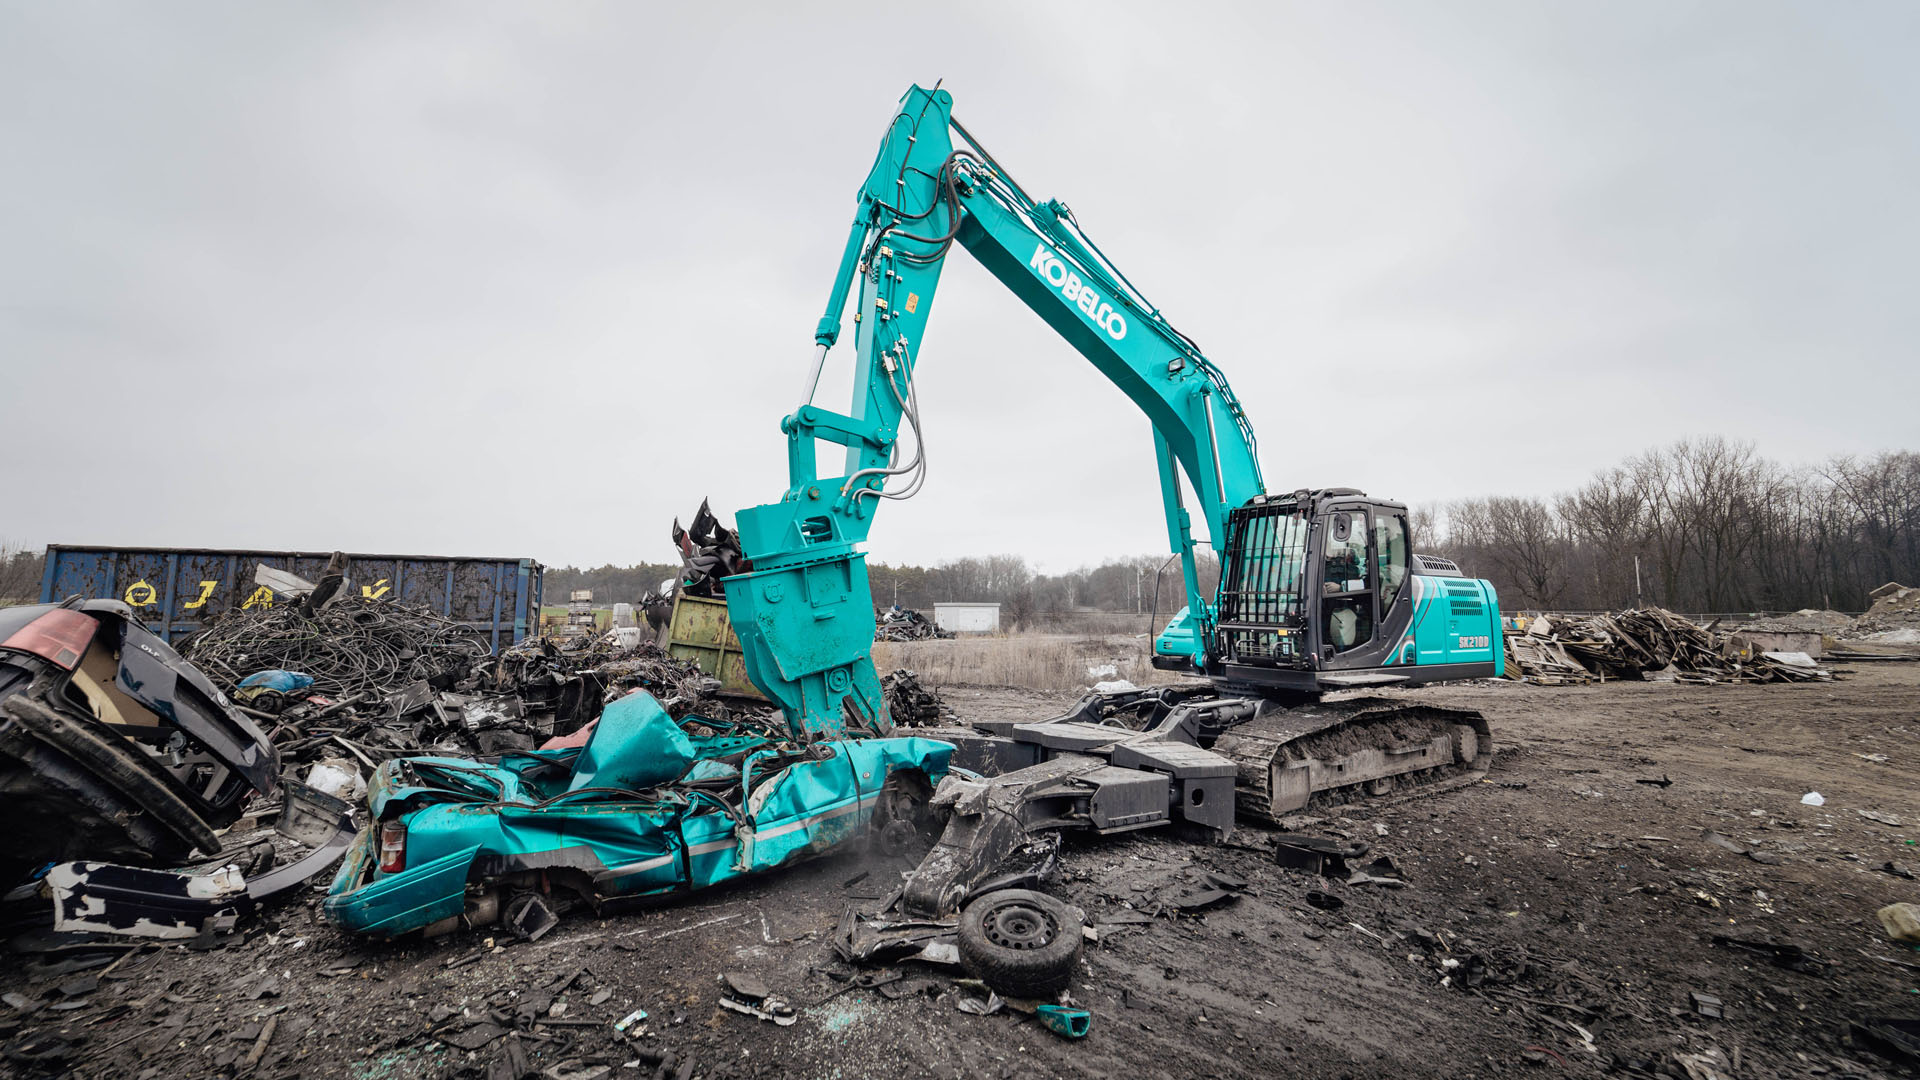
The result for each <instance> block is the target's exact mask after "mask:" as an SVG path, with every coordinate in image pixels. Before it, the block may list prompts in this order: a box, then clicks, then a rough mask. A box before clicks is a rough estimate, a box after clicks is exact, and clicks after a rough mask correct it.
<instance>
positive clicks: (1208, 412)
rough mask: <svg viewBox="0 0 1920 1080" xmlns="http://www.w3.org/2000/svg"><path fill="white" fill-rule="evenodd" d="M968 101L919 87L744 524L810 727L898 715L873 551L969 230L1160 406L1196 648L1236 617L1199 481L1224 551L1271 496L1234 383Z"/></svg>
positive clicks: (970, 242)
mask: <svg viewBox="0 0 1920 1080" xmlns="http://www.w3.org/2000/svg"><path fill="white" fill-rule="evenodd" d="M952 107H953V100H952V97H951V95H949V94H948V93H946V92H945V91H943V90H941V89H939V88H938V87H937V86H936V87H935V88H934V89H932V90H927V89H922V88H921V87H918V86H915V87H913V88H912V89H910V90H908V91H907V93H906V95H905V96H904V97H903V98H902V99H901V101H900V106H899V108H898V110H897V111H896V113H895V114H894V117H893V119H892V121H891V122H890V123H889V124H888V126H887V131H886V134H885V136H884V137H883V138H882V140H881V143H880V149H879V152H878V154H877V155H876V157H875V160H874V163H873V167H872V169H871V170H870V172H869V173H868V175H867V179H866V182H865V183H864V184H863V185H862V186H861V189H860V192H859V196H858V200H857V205H856V210H855V215H854V220H853V223H852V227H851V229H850V230H849V233H848V237H847V243H846V247H845V250H844V251H843V252H842V255H841V259H840V265H839V268H838V271H837V273H836V274H835V275H834V280H833V287H832V289H831V291H830V292H829V294H828V297H827V305H826V311H825V314H823V315H822V316H821V318H820V322H819V325H818V327H817V328H816V331H815V335H814V356H813V362H812V365H811V367H810V369H809V372H808V375H807V379H806V382H805V385H804V387H803V388H802V392H801V395H800V402H799V405H798V407H797V408H796V409H795V410H794V411H793V412H792V413H791V414H789V415H788V416H787V417H786V418H785V419H784V420H782V421H781V430H782V431H783V432H784V433H785V434H786V436H787V471H788V486H787V490H786V492H785V493H784V494H783V495H782V496H781V497H780V499H779V501H777V502H773V503H768V504H765V505H761V506H755V507H750V508H748V509H745V510H742V511H740V513H739V517H738V522H739V530H740V537H741V543H742V547H743V548H744V550H745V553H746V555H747V556H748V557H749V558H750V559H751V560H752V561H753V566H754V570H753V571H752V572H751V573H748V574H744V575H739V576H736V577H733V578H729V579H728V580H727V582H726V596H727V604H728V608H729V615H730V617H731V619H732V622H733V626H734V629H735V631H736V633H737V634H738V636H739V638H740V642H741V648H742V652H743V656H744V659H745V662H746V666H747V671H748V674H749V675H750V676H751V677H752V679H753V681H754V683H755V684H756V685H757V686H759V687H760V689H761V690H762V691H763V692H764V693H766V694H767V696H768V698H769V700H771V701H773V702H774V703H775V704H776V705H778V706H779V707H780V708H781V709H782V710H783V711H784V712H785V714H786V717H787V721H788V724H789V725H790V726H791V727H792V728H793V730H794V731H795V733H796V734H797V735H801V736H805V737H811V736H826V737H834V736H838V735H840V734H841V733H842V732H843V731H844V730H845V728H846V726H847V725H848V723H849V722H851V723H852V724H853V725H854V726H856V727H858V728H863V729H867V730H871V731H877V732H884V731H887V730H889V729H890V728H891V726H892V725H891V721H890V719H889V717H888V716H887V712H886V705H885V702H884V699H883V698H882V695H881V692H880V685H879V680H878V677H877V675H876V673H875V671H874V668H873V662H872V659H871V655H870V653H871V649H872V642H873V632H874V620H873V602H872V596H871V593H870V590H869V588H868V583H867V571H866V563H865V558H866V556H865V555H864V553H862V552H861V551H859V545H860V544H861V542H862V541H864V540H865V539H866V537H867V531H868V528H869V527H870V526H871V523H872V520H873V515H874V513H875V511H876V509H877V508H878V507H879V505H880V502H881V501H882V500H884V499H894V498H907V497H910V496H911V495H912V494H914V493H915V492H916V491H918V490H919V487H920V485H921V483H922V481H923V480H924V477H925V474H926V468H927V447H926V444H925V441H924V440H923V438H922V437H921V432H920V427H921V425H920V402H919V398H918V394H917V393H916V390H915V377H914V376H915V369H916V367H917V364H918V362H919V356H920V350H921V347H922V342H923V341H924V337H925V332H926V328H927V320H928V318H929V317H930V315H931V314H932V308H933V299H934V294H935V291H936V289H937V288H938V285H939V281H940V272H941V270H942V269H943V268H944V266H945V261H946V255H947V253H948V252H949V251H950V250H951V249H952V247H953V245H954V244H955V243H958V244H959V245H960V246H962V247H964V248H965V249H966V250H967V251H968V252H969V253H971V254H972V255H973V256H974V258H975V259H976V260H977V261H979V263H980V264H981V265H982V266H985V267H986V268H987V271H988V272H989V273H991V274H993V276H994V277H995V278H997V279H998V280H999V281H1000V282H1001V283H1002V284H1004V285H1005V286H1006V287H1007V288H1008V289H1009V290H1010V291H1012V292H1013V293H1014V295H1016V296H1018V297H1019V298H1020V299H1021V300H1022V301H1023V302H1024V303H1026V305H1027V306H1028V307H1030V308H1032V309H1033V311H1034V313H1035V314H1037V315H1039V316H1040V317H1041V318H1042V319H1044V320H1045V321H1046V323H1047V324H1048V325H1049V326H1051V327H1052V328H1053V329H1054V331H1055V332H1057V333H1058V334H1059V335H1060V336H1061V337H1063V338H1065V339H1066V341H1067V342H1068V343H1069V344H1070V345H1072V346H1073V347H1074V349H1075V350H1077V351H1078V352H1079V353H1080V354H1081V355H1082V356H1084V357H1086V359H1087V360H1088V361H1089V362H1091V363H1092V364H1093V366H1094V367H1095V368H1096V369H1097V370H1098V371H1099V372H1100V373H1101V374H1102V375H1104V376H1106V377H1107V379H1108V380H1110V381H1111V382H1112V383H1113V384H1114V385H1115V386H1117V387H1119V388H1120V390H1121V391H1122V392H1123V393H1125V394H1126V395H1127V397H1128V398H1130V399H1131V400H1132V401H1133V402H1134V403H1135V404H1136V405H1138V406H1139V408H1140V410H1141V411H1142V412H1144V413H1145V414H1146V416H1147V419H1148V421H1149V422H1150V424H1151V426H1152V429H1153V438H1154V445H1155V449H1156V456H1157V458H1158V462H1159V472H1160V488H1161V497H1162V502H1163V503H1164V511H1165V514H1166V521H1167V536H1168V541H1169V543H1170V545H1171V547H1172V549H1173V551H1174V552H1175V553H1176V554H1178V555H1179V556H1180V557H1181V562H1182V565H1183V568H1184V579H1185V585H1186V592H1187V606H1188V609H1189V621H1190V624H1191V626H1192V631H1191V633H1192V635H1193V637H1192V640H1193V643H1194V644H1193V648H1194V650H1195V651H1196V652H1197V651H1198V650H1199V647H1200V643H1204V642H1207V641H1209V640H1210V638H1211V633H1210V631H1211V629H1212V626H1213V623H1214V620H1215V618H1216V614H1217V613H1216V608H1215V604H1214V598H1213V597H1211V596H1207V595H1203V594H1202V590H1201V585H1200V579H1199V575H1198V574H1197V572H1196V566H1197V564H1196V561H1195V545H1196V540H1195V537H1194V530H1193V521H1192V514H1191V512H1190V511H1189V510H1188V509H1187V508H1186V507H1185V506H1184V505H1183V499H1182V496H1181V485H1180V482H1179V481H1180V474H1181V473H1184V475H1185V478H1186V480H1187V484H1188V486H1189V487H1190V488H1191V490H1192V491H1194V492H1195V493H1196V496H1197V498H1198V501H1199V503H1200V505H1199V507H1198V510H1199V512H1200V516H1201V517H1202V519H1203V520H1204V522H1205V525H1206V528H1207V536H1208V538H1209V540H1210V542H1212V543H1214V544H1216V545H1217V544H1219V543H1220V542H1221V539H1222V538H1223V537H1225V536H1226V534H1227V524H1228V522H1227V519H1228V515H1229V513H1230V512H1231V511H1232V510H1233V509H1234V508H1236V507H1239V506H1242V505H1244V504H1245V503H1247V502H1248V500H1250V499H1252V498H1254V497H1256V496H1259V495H1261V494H1263V492H1264V485H1263V482H1262V479H1261V476H1260V465H1259V460H1258V457H1257V452H1256V446H1255V443H1254V437H1253V430H1252V427H1251V426H1250V425H1249V423H1248V421H1247V417H1246V413H1245V411H1244V410H1243V409H1242V408H1241V406H1240V403H1239V401H1238V399H1237V398H1235V396H1234V394H1233V390H1232V388H1231V387H1230V386H1229V385H1228V384H1227V380H1226V379H1225V377H1224V376H1223V375H1221V373H1220V371H1219V370H1218V369H1217V368H1216V367H1214V365H1213V364H1212V363H1211V362H1210V361H1208V360H1207V358H1206V357H1205V356H1204V355H1203V354H1202V353H1201V352H1200V349H1199V348H1198V347H1197V346H1196V345H1195V344H1194V343H1193V341H1192V340H1191V339H1190V338H1188V337H1186V336H1185V335H1183V334H1181V333H1180V332H1179V331H1177V330H1175V329H1174V328H1173V327H1172V325H1170V324H1169V323H1168V322H1167V321H1166V319H1165V318H1164V317H1163V316H1162V315H1161V314H1160V312H1159V311H1158V310H1157V309H1156V308H1155V307H1154V306H1153V305H1152V304H1150V303H1149V302H1148V301H1147V300H1146V298H1145V297H1144V296H1143V295H1142V294H1141V292H1140V290H1138V289H1137V288H1135V287H1134V286H1133V285H1132V283H1131V282H1129V281H1128V280H1127V279H1126V277H1125V276H1124V275H1123V274H1121V273H1120V271H1119V270H1118V269H1116V268H1115V267H1114V266H1113V264H1112V263H1111V262H1109V261H1108V260H1107V259H1106V258H1105V257H1104V256H1103V255H1102V254H1101V252H1100V250H1099V248H1098V247H1096V246H1095V245H1094V244H1093V242H1092V241H1091V240H1089V239H1088V238H1087V236H1086V234H1085V233H1084V232H1082V231H1081V229H1080V227H1079V225H1078V223H1077V222H1076V221H1075V220H1074V217H1073V214H1072V212H1071V211H1069V210H1068V209H1067V207H1066V206H1065V205H1064V204H1062V203H1060V202H1058V201H1047V202H1044V203H1041V202H1035V201H1034V200H1033V199H1032V198H1030V197H1029V196H1028V195H1027V194H1026V192H1025V191H1023V190H1022V189H1021V188H1020V186H1019V185H1018V184H1017V183H1015V182H1014V180H1013V178H1012V177H1011V176H1010V175H1008V173H1007V172H1006V170H1005V169H1004V168H1002V167H1001V166H1000V164H999V163H998V162H996V161H995V160H994V159H993V157H992V156H991V155H990V154H988V153H987V151H986V150H985V149H984V148H983V147H981V146H980V144H979V143H978V142H977V141H976V140H974V139H973V138H972V137H971V135H969V134H968V133H967V131H966V129H965V128H963V127H961V126H960V125H959V124H958V123H957V122H955V121H954V120H953V118H952ZM956 136H958V139H959V143H960V145H957V146H956V144H955V137H956ZM856 282H857V285H858V288H857V295H856V288H855V285H856ZM850 299H851V300H854V309H853V313H852V322H853V337H854V354H855V380H854V389H853V400H852V403H851V406H850V408H849V409H848V411H847V412H845V413H840V412H835V411H833V410H831V409H828V408H825V407H823V406H820V405H817V404H815V403H814V401H813V398H814V393H815V390H816V388H817V385H818V382H819V378H820V374H821V371H822V369H823V367H824V365H825V363H826V359H827V356H828V353H829V350H831V349H832V348H833V347H834V346H835V345H836V344H837V343H838V342H839V338H840V335H841V333H842V330H843V328H844V325H845V322H844V319H845V313H846V308H847V305H848V302H849V300H850ZM819 440H826V441H828V442H830V443H834V444H837V445H840V446H842V447H844V448H845V456H844V465H843V471H842V473H841V474H840V475H838V476H832V477H822V476H820V475H819V467H818V464H817V462H818V460H819V455H818V453H817V446H816V443H817V441H819ZM1008 482H1009V483H1013V482H1018V479H1017V478H1009V480H1008Z"/></svg>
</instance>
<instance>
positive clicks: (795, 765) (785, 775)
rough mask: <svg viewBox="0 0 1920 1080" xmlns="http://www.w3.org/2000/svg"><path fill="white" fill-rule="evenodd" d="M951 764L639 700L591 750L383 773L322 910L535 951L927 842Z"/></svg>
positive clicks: (367, 923)
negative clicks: (647, 908)
mask: <svg viewBox="0 0 1920 1080" xmlns="http://www.w3.org/2000/svg"><path fill="white" fill-rule="evenodd" d="M689 729H692V730H693V731H696V732H699V734H690V733H689ZM953 749H954V748H953V746H952V745H951V744H949V743H944V742H940V741H938V740H934V739H923V738H874V739H835V740H828V741H820V742H813V743H800V742H797V741H795V740H793V739H791V738H788V737H786V736H784V735H781V734H776V733H775V731H774V730H773V729H772V728H762V729H757V730H748V729H745V728H743V727H738V726H732V727H730V726H729V725H726V724H722V723H717V722H714V721H710V720H706V719H703V718H701V717H697V716H689V717H687V718H686V719H685V720H683V721H675V720H674V719H673V718H672V717H671V716H669V715H668V713H667V711H666V710H665V709H663V708H662V707H661V706H660V704H659V702H657V701H655V700H654V699H653V698H652V697H651V696H649V695H648V694H646V693H645V692H644V691H641V692H635V693H633V694H629V695H628V696H626V697H624V698H621V699H619V700H618V701H615V702H614V703H612V704H610V705H608V706H607V708H606V710H605V712H604V713H603V714H602V715H601V717H600V720H599V722H598V724H597V726H596V727H595V728H594V730H593V732H592V734H591V736H590V737H589V738H588V739H587V741H586V743H585V745H583V746H579V747H570V748H566V749H548V750H535V751H525V752H514V753H509V754H506V755H504V756H502V757H501V758H500V759H499V761H498V763H496V764H488V763H482V762H478V761H473V760H469V759H466V758H452V757H408V758H398V759H395V760H393V761H389V762H387V763H386V764H384V765H382V766H380V768H379V769H377V770H376V771H375V773H374V776H373V779H372V781H371V782H370V783H369V784H368V792H367V803H368V808H369V810H370V811H371V821H370V823H369V824H368V826H367V827H366V828H363V829H362V830H361V831H360V833H359V835H358V836H357V837H356V838H355V840H354V843H353V846H352V848H351V849H349V851H348V852H347V857H346V860H345V862H344V863H343V864H342V866H341V868H340V871H339V873H338V874H337V875H336V876H335V877H334V881H333V886H332V888H331V890H330V891H329V894H328V896H327V899H326V900H325V902H324V904H323V906H322V910H323V911H324V913H325V915H326V917H327V918H328V919H329V920H331V921H332V922H334V923H335V924H337V925H339V926H340V927H342V928H344V929H346V930H349V931H352V932H355V933H361V934H369V935H374V936H379V937H394V936H397V935H401V934H407V933H411V932H413V931H422V932H424V934H425V935H426V936H435V935H437V934H440V933H445V932H448V931H451V930H454V929H457V928H459V927H461V926H478V925H485V924H491V923H497V922H504V923H506V924H507V925H508V927H509V928H510V929H513V930H515V931H517V932H520V933H522V934H523V935H525V936H537V935H538V934H540V933H544V932H545V930H546V928H547V927H549V926H551V925H552V924H553V923H554V922H555V921H557V917H558V913H559V912H563V911H564V910H566V909H567V908H568V907H570V906H576V905H581V904H584V905H586V906H588V907H591V908H592V909H593V910H594V911H595V912H597V913H600V914H607V913H611V911H616V910H618V909H619V908H620V907H622V906H626V905H627V904H630V903H634V902H638V901H643V900H645V899H647V898H655V897H660V896H663V895H667V894H672V893H676V892H684V891H688V890H692V889H701V888H705V887H707V886H710V885H715V884H718V883H720V882H722V881H727V880H730V879H732V878H737V877H742V876H745V875H748V874H754V873H759V872H761V871H765V870H769V869H772V868H774V867H777V866H782V865H785V864H787V863H791V862H794V861H797V860H799V859H803V858H806V857H808V856H810V855H814V854H818V853H820V852H823V851H826V850H828V849H830V848H833V847H836V846H838V845H840V844H842V843H843V842H846V841H849V840H852V839H855V838H857V837H861V836H864V835H868V834H869V831H870V830H874V831H876V832H881V833H886V834H887V835H891V836H898V835H899V833H900V832H901V831H902V830H906V829H916V830H917V829H920V828H924V827H925V826H926V818H925V814H926V802H927V798H928V796H929V795H930V794H931V792H932V790H933V787H934V786H935V785H937V784H938V783H939V782H940V780H941V778H942V777H944V776H945V775H946V773H947V766H948V759H949V758H950V757H951V756H952V754H953Z"/></svg>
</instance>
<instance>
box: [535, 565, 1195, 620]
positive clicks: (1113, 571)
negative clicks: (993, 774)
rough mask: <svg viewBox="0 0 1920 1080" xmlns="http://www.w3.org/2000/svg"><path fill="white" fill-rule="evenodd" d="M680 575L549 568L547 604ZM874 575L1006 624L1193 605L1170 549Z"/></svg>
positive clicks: (883, 593) (638, 592)
mask: <svg viewBox="0 0 1920 1080" xmlns="http://www.w3.org/2000/svg"><path fill="white" fill-rule="evenodd" d="M1200 558H1201V581H1202V584H1203V586H1204V587H1205V588H1206V589H1207V590H1208V591H1209V592H1210V591H1211V590H1212V589H1213V586H1214V584H1215V583H1216V582H1217V581H1218V580H1219V577H1220V571H1219V565H1218V563H1216V562H1215V561H1214V559H1213V557H1212V556H1211V555H1209V554H1207V553H1205V552H1202V553H1201V557H1200ZM679 573H680V567H679V566H677V565H674V564H671V563H641V564H639V565H637V566H602V567H599V568H597V569H581V568H579V567H572V566H560V567H548V568H547V572H546V576H545V578H544V580H543V584H542V595H543V598H544V602H545V603H548V604H555V605H558V604H565V603H566V602H567V596H568V594H569V593H571V592H572V591H573V590H575V589H591V590H593V602H594V604H595V605H596V606H598V607H607V606H610V605H612V604H615V603H629V604H631V603H635V602H637V601H638V600H639V599H640V597H641V596H643V595H644V594H646V593H647V592H648V591H650V590H657V589H659V587H660V583H661V582H663V581H667V580H671V579H675V578H677V577H678V576H679ZM867 576H868V579H869V581H870V582H871V583H872V587H873V602H874V603H875V604H876V605H878V606H880V607H883V608H884V607H886V606H888V605H890V604H896V603H897V604H899V605H901V606H902V607H909V608H915V609H927V610H928V611H929V612H930V611H931V609H932V607H933V605H934V604H936V603H939V602H941V601H948V600H958V601H963V602H968V603H997V604H999V605H1000V606H1001V616H1002V622H1003V623H1005V624H1012V623H1017V622H1021V621H1024V620H1026V619H1028V618H1030V617H1032V616H1034V615H1037V614H1044V613H1052V612H1063V611H1139V612H1150V611H1154V610H1156V604H1157V605H1158V607H1157V610H1159V611H1160V612H1162V613H1165V614H1171V613H1172V612H1174V611H1177V610H1179V609H1180V607H1181V605H1183V604H1185V603H1186V586H1185V585H1183V584H1182V583H1181V578H1180V565H1179V564H1178V563H1177V562H1176V563H1172V564H1168V562H1167V558H1166V556H1164V555H1160V556H1152V555H1143V556H1139V557H1136V558H1132V559H1121V560H1116V561H1113V562H1109V563H1106V564H1104V565H1101V566H1095V567H1083V568H1081V569H1078V570H1072V571H1069V572H1067V573H1063V574H1042V573H1037V572H1035V571H1034V570H1033V569H1032V568H1031V567H1029V566H1028V565H1027V560H1026V559H1025V558H1023V557H1021V556H1018V555H989V556H986V557H984V558H967V559H952V560H948V561H946V562H943V563H940V564H938V565H936V566H914V565H900V566H893V565H889V564H887V563H869V564H868V565H867ZM1156 586H1157V587H1158V589H1159V593H1158V597H1157V598H1156V596H1155V591H1154V590H1155V588H1156Z"/></svg>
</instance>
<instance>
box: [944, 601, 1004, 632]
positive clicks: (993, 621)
mask: <svg viewBox="0 0 1920 1080" xmlns="http://www.w3.org/2000/svg"><path fill="white" fill-rule="evenodd" d="M933 624H934V625H935V626H938V627H939V628H940V629H942V630H951V631H953V632H954V633H956V634H997V633H999V632H1000V605H999V604H935V605H933Z"/></svg>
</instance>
